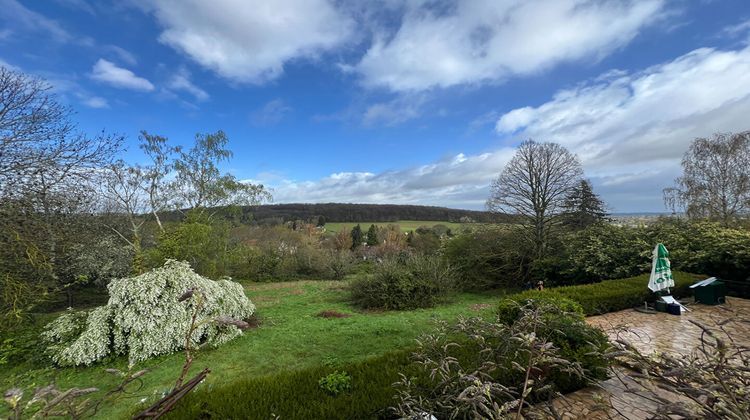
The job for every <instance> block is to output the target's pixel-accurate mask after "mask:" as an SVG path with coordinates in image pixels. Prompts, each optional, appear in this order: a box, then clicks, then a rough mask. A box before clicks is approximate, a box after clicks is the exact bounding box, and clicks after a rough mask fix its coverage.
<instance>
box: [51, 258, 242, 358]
mask: <svg viewBox="0 0 750 420" xmlns="http://www.w3.org/2000/svg"><path fill="white" fill-rule="evenodd" d="M108 289H109V301H108V302H107V305H105V306H100V307H98V308H96V309H94V310H92V311H88V312H70V313H67V314H64V315H62V316H60V317H59V318H58V319H56V320H55V321H53V322H51V323H50V324H49V325H48V326H47V328H46V330H45V332H44V333H43V334H42V335H43V337H44V338H45V339H46V340H47V342H48V343H49V347H48V349H49V351H50V353H51V354H52V359H53V360H54V361H55V362H56V363H58V364H59V365H89V364H91V363H93V362H96V361H98V360H101V359H102V358H104V357H106V356H108V355H110V354H115V355H125V354H126V355H127V356H128V361H129V364H130V365H131V366H132V365H134V364H135V363H137V362H140V361H143V360H146V359H148V358H150V357H154V356H158V355H161V354H167V353H171V352H174V351H178V350H181V349H183V348H184V347H185V339H186V335H187V333H188V329H189V328H190V322H191V317H192V314H193V311H194V309H195V305H196V302H197V297H191V298H190V299H187V300H185V301H184V302H180V301H178V299H179V298H180V296H182V295H183V294H184V293H185V292H186V291H187V290H190V289H192V290H196V291H199V292H200V295H201V296H203V297H204V301H203V304H202V307H201V309H200V312H199V314H198V316H197V320H198V327H197V328H196V329H195V332H194V333H193V335H192V337H191V339H192V341H193V344H194V345H197V344H200V343H209V344H211V345H215V346H217V345H219V344H222V343H225V342H227V341H229V340H231V339H233V338H235V337H237V336H238V335H240V334H242V331H241V330H240V329H239V328H237V326H236V325H235V324H232V323H216V322H213V320H214V319H217V318H219V319H236V320H242V319H246V318H248V317H250V316H251V315H252V314H253V312H255V305H253V304H252V302H250V300H249V299H248V298H247V296H246V295H245V293H244V291H243V289H242V286H241V285H240V284H239V283H236V282H234V281H231V279H222V280H217V281H214V280H210V279H207V278H205V277H201V276H199V275H198V274H196V273H195V272H194V271H193V270H192V269H191V268H190V265H189V264H188V263H186V262H178V261H174V260H167V262H166V263H165V264H164V266H163V267H161V268H157V269H154V270H152V271H150V272H148V273H145V274H142V275H140V276H136V277H132V278H125V279H118V280H114V281H112V282H110V284H109V286H108Z"/></svg>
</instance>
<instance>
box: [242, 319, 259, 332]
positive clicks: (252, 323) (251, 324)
mask: <svg viewBox="0 0 750 420" xmlns="http://www.w3.org/2000/svg"><path fill="white" fill-rule="evenodd" d="M245 322H247V325H248V329H251V330H254V329H256V328H258V327H260V324H261V320H260V318H258V317H257V316H256V315H253V316H251V317H250V318H248V319H246V320H245Z"/></svg>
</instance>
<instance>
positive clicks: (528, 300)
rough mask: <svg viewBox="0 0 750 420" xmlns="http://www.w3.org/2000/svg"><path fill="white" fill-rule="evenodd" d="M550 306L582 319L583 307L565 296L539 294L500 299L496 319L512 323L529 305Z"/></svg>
mask: <svg viewBox="0 0 750 420" xmlns="http://www.w3.org/2000/svg"><path fill="white" fill-rule="evenodd" d="M545 305H546V306H550V307H555V308H556V309H558V310H559V312H563V313H566V314H570V315H571V316H576V317H577V318H581V319H583V308H582V307H581V305H579V304H578V303H576V302H575V301H572V300H570V299H567V298H563V297H559V296H555V295H552V296H550V295H545V294H541V293H540V294H539V295H538V296H534V297H528V296H524V295H512V296H510V297H507V298H505V299H503V300H501V301H500V303H499V304H498V307H497V320H498V321H499V322H502V323H503V324H507V325H510V324H513V323H514V322H516V321H517V320H518V318H519V317H520V316H521V313H522V311H521V309H522V308H524V307H526V306H530V307H538V306H545Z"/></svg>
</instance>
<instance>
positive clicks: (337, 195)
mask: <svg viewBox="0 0 750 420" xmlns="http://www.w3.org/2000/svg"><path fill="white" fill-rule="evenodd" d="M514 152H515V150H514V149H512V148H504V149H501V150H498V151H495V152H492V153H483V154H480V155H475V156H465V155H464V154H458V155H455V156H451V157H448V158H445V159H442V160H440V161H437V162H434V163H431V164H427V165H422V166H417V167H413V168H408V169H403V170H396V171H385V172H382V173H377V174H376V173H372V172H340V173H334V174H331V175H329V176H327V177H325V178H322V179H319V180H316V181H293V180H283V181H278V179H277V178H278V177H274V178H273V179H263V178H262V177H261V178H259V179H257V180H256V181H260V182H266V183H268V184H269V185H270V186H271V187H272V188H273V189H274V201H275V202H279V203H283V202H348V203H402V204H425V205H447V206H454V207H471V208H477V209H481V208H482V207H483V206H484V202H485V200H486V199H487V194H488V184H489V181H490V180H491V179H492V178H494V177H495V176H497V174H498V173H499V172H500V171H501V170H502V168H503V166H504V165H505V163H506V162H507V161H508V160H509V159H510V157H511V156H512V155H513V153H514Z"/></svg>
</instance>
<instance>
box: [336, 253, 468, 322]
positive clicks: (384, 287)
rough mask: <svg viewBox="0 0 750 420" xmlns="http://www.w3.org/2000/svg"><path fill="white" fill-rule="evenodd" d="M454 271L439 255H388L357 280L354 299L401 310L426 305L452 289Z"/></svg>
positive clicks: (353, 285) (359, 303)
mask: <svg viewBox="0 0 750 420" xmlns="http://www.w3.org/2000/svg"><path fill="white" fill-rule="evenodd" d="M454 279H455V271H454V270H453V269H452V268H451V267H450V266H448V265H447V264H445V263H444V262H443V261H441V260H439V259H437V258H429V257H409V258H407V259H406V260H405V261H404V262H399V261H398V260H396V259H389V260H386V261H384V262H383V263H381V264H378V265H377V266H375V272H374V273H373V274H372V275H365V276H362V277H359V278H358V279H356V280H354V281H353V282H352V283H351V285H350V289H351V295H352V301H353V302H354V304H355V305H357V306H360V307H363V308H377V309H385V310H401V309H415V308H427V307H431V306H433V305H435V303H436V302H437V301H438V299H439V298H441V297H442V296H444V295H445V294H446V293H448V291H449V290H451V288H452V286H453V283H454Z"/></svg>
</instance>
